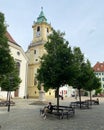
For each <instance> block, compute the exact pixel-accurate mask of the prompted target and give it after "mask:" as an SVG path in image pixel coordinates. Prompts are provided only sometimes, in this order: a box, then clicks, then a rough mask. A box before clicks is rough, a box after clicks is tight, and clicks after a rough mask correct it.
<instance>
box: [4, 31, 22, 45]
mask: <svg viewBox="0 0 104 130" xmlns="http://www.w3.org/2000/svg"><path fill="white" fill-rule="evenodd" d="M5 36H6V37H7V39H8V41H9V42H11V43H13V44H15V45H17V46H20V45H18V44H17V43H16V41H15V40H14V39H13V38H12V36H11V35H10V33H9V32H8V31H7V32H6V34H5Z"/></svg>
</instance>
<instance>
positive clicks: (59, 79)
mask: <svg viewBox="0 0 104 130" xmlns="http://www.w3.org/2000/svg"><path fill="white" fill-rule="evenodd" d="M63 36H64V33H61V32H60V31H57V32H56V31H55V30H53V33H52V34H51V35H50V36H49V40H48V42H47V43H46V44H45V46H44V47H45V49H46V51H47V53H46V54H44V55H43V56H42V58H41V65H40V68H39V69H38V70H37V79H38V81H39V82H40V83H43V84H44V87H45V90H46V91H47V90H48V89H49V88H53V89H56V88H59V87H60V86H62V85H64V84H70V83H71V82H72V80H73V76H74V67H75V66H74V62H73V53H72V51H71V47H70V46H69V43H68V41H66V40H65V39H64V38H63Z"/></svg>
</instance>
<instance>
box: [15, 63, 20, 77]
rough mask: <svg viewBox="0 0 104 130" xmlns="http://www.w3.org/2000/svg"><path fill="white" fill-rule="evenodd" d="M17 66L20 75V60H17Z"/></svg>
mask: <svg viewBox="0 0 104 130" xmlns="http://www.w3.org/2000/svg"><path fill="white" fill-rule="evenodd" d="M16 67H17V70H18V75H19V74H20V62H17V63H16Z"/></svg>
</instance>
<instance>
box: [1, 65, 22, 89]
mask: <svg viewBox="0 0 104 130" xmlns="http://www.w3.org/2000/svg"><path fill="white" fill-rule="evenodd" d="M20 83H21V79H20V78H19V76H18V71H17V68H16V66H15V69H14V70H13V71H12V72H11V73H9V74H7V75H5V77H4V80H3V81H2V83H1V88H2V90H4V91H15V90H16V89H18V88H19V84H20Z"/></svg>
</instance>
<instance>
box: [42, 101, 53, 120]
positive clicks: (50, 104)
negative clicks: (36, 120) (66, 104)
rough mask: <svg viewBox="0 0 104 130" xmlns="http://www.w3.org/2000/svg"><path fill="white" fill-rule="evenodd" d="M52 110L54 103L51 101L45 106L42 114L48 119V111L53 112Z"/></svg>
mask: <svg viewBox="0 0 104 130" xmlns="http://www.w3.org/2000/svg"><path fill="white" fill-rule="evenodd" d="M52 110H53V106H52V103H51V102H49V104H48V105H47V106H45V107H44V109H43V111H42V116H43V117H44V119H46V113H52Z"/></svg>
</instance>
